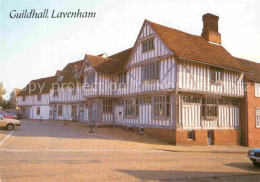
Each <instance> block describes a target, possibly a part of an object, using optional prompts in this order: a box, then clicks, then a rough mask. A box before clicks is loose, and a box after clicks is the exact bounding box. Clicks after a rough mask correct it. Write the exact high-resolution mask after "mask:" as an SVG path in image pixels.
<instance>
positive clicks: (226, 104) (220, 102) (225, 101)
mask: <svg viewBox="0 0 260 182" xmlns="http://www.w3.org/2000/svg"><path fill="white" fill-rule="evenodd" d="M228 101H229V100H228V98H221V99H219V105H222V106H228V105H229V102H228Z"/></svg>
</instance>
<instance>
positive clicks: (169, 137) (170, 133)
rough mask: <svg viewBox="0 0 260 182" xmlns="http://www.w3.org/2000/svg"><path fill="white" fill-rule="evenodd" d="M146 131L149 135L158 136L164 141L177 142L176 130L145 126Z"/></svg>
mask: <svg viewBox="0 0 260 182" xmlns="http://www.w3.org/2000/svg"><path fill="white" fill-rule="evenodd" d="M144 133H145V134H146V135H149V136H153V137H156V138H157V139H158V140H160V141H162V142H168V143H170V144H174V145H175V144H176V130H170V129H161V128H145V131H144Z"/></svg>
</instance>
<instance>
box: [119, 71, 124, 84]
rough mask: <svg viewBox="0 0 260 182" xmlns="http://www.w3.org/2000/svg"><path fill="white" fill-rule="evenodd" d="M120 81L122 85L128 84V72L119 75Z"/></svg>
mask: <svg viewBox="0 0 260 182" xmlns="http://www.w3.org/2000/svg"><path fill="white" fill-rule="evenodd" d="M118 79H119V80H118V83H119V84H120V83H121V84H122V83H126V72H124V73H120V74H119V78H118Z"/></svg>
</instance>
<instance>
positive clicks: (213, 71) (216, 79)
mask: <svg viewBox="0 0 260 182" xmlns="http://www.w3.org/2000/svg"><path fill="white" fill-rule="evenodd" d="M210 80H211V83H213V84H217V83H222V82H223V80H224V69H223V68H219V67H215V66H210Z"/></svg>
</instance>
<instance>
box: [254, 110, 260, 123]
mask: <svg viewBox="0 0 260 182" xmlns="http://www.w3.org/2000/svg"><path fill="white" fill-rule="evenodd" d="M255 123H256V128H260V107H257V108H256V109H255Z"/></svg>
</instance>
